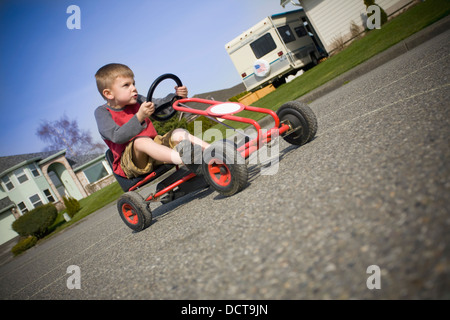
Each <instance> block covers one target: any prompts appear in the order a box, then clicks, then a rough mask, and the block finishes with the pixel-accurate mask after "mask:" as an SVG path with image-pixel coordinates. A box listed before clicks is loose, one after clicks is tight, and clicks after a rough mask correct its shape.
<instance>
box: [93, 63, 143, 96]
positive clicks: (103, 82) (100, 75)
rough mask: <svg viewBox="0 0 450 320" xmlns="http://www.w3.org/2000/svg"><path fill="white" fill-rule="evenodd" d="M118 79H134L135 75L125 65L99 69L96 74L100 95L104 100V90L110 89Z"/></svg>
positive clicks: (111, 64)
mask: <svg viewBox="0 0 450 320" xmlns="http://www.w3.org/2000/svg"><path fill="white" fill-rule="evenodd" d="M117 77H130V78H133V79H134V73H133V71H132V70H131V69H130V68H129V67H128V66H126V65H124V64H120V63H110V64H107V65H105V66H103V67H101V68H100V69H98V71H97V73H96V74H95V80H96V81H97V89H98V92H100V95H101V96H102V97H103V98H104V99H105V97H104V96H103V90H105V89H110V88H111V86H112V84H113V83H114V80H116V78H117Z"/></svg>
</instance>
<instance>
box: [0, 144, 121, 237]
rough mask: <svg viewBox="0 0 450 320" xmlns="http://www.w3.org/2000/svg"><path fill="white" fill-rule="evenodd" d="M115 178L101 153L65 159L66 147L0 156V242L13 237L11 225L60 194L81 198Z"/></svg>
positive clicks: (58, 202) (59, 200)
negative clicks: (55, 150)
mask: <svg viewBox="0 0 450 320" xmlns="http://www.w3.org/2000/svg"><path fill="white" fill-rule="evenodd" d="M114 181H115V178H114V176H113V174H112V170H111V168H110V167H109V165H108V163H107V162H106V160H105V156H104V154H97V155H83V156H81V157H76V158H74V157H73V158H70V159H69V158H66V150H61V151H58V152H54V151H53V152H40V153H29V154H22V155H14V156H7V157H0V244H3V243H5V242H7V241H9V240H11V239H12V238H14V237H16V236H17V233H16V232H15V231H14V230H12V228H11V224H12V223H13V222H14V220H16V219H17V218H19V217H20V216H21V215H23V214H24V213H26V212H28V211H30V210H32V209H34V208H36V207H38V206H40V205H43V204H46V203H49V202H52V203H54V204H55V206H56V207H57V208H58V210H61V209H63V208H64V202H63V197H64V196H70V197H73V198H75V199H77V200H80V199H82V198H85V197H87V196H89V195H90V194H92V193H94V192H95V191H97V190H100V189H101V188H103V187H105V186H106V185H108V184H110V183H112V182H114Z"/></svg>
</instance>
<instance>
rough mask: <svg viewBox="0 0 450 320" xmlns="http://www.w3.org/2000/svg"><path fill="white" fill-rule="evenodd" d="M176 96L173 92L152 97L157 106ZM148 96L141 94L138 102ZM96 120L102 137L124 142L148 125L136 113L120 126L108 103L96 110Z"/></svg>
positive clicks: (118, 142)
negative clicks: (113, 116)
mask: <svg viewBox="0 0 450 320" xmlns="http://www.w3.org/2000/svg"><path fill="white" fill-rule="evenodd" d="M174 96H175V94H173V93H171V94H169V95H167V96H166V97H165V98H156V99H155V98H154V99H152V102H153V103H154V104H155V107H156V106H159V105H161V104H163V103H167V102H169V101H170V100H172V98H173V97H174ZM145 100H146V98H145V97H144V96H141V95H139V97H138V102H139V103H141V104H142V102H144V101H145ZM110 110H112V111H113V112H114V111H117V112H119V111H122V110H123V109H113V108H110ZM94 114H95V120H96V121H97V128H98V131H99V133H100V135H101V137H102V138H103V139H105V140H109V141H111V142H114V143H117V144H122V143H126V142H128V141H129V140H130V139H131V138H133V137H134V136H136V135H138V134H139V133H140V132H141V131H142V130H143V129H145V128H146V127H147V125H146V123H145V122H144V123H143V124H141V123H140V122H139V120H138V118H137V117H136V115H134V117H132V118H131V119H130V120H129V121H128V122H127V123H125V124H124V125H122V126H119V125H118V124H117V123H115V122H114V120H113V118H112V117H111V114H110V113H109V111H108V109H107V105H106V104H104V105H101V106H99V107H98V108H97V109H96V110H95V113H94Z"/></svg>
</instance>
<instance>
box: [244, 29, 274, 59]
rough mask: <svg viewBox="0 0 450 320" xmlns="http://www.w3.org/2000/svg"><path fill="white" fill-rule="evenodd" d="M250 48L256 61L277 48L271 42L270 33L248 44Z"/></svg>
mask: <svg viewBox="0 0 450 320" xmlns="http://www.w3.org/2000/svg"><path fill="white" fill-rule="evenodd" d="M250 47H251V48H252V50H253V53H254V54H255V56H256V59H259V58H261V57H263V56H265V55H266V54H268V53H269V52H270V51H272V50H275V49H276V48H277V45H276V44H275V41H273V38H272V36H271V35H270V33H266V34H265V35H263V36H262V37H261V38H259V39H258V40H255V41H253V42H252V43H250Z"/></svg>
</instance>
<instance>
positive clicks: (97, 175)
mask: <svg viewBox="0 0 450 320" xmlns="http://www.w3.org/2000/svg"><path fill="white" fill-rule="evenodd" d="M83 172H84V174H85V176H86V178H87V179H88V181H89V183H94V182H96V181H98V180H100V179H101V178H103V177H106V176H107V175H108V171H106V169H105V166H104V165H103V162H98V163H96V164H94V165H92V166H90V167H89V168H87V169H86V170H84V171H83Z"/></svg>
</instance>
